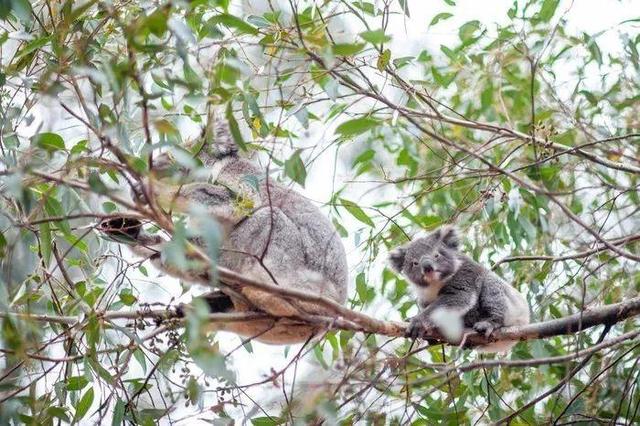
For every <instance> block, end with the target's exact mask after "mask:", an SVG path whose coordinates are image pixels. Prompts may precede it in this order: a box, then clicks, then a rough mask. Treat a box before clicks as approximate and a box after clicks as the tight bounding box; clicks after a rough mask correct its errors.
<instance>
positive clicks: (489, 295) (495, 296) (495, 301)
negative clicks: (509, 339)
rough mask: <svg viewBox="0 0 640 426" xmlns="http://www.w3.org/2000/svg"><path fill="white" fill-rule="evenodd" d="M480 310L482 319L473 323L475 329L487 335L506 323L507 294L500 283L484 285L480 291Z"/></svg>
mask: <svg viewBox="0 0 640 426" xmlns="http://www.w3.org/2000/svg"><path fill="white" fill-rule="evenodd" d="M479 304H480V310H481V312H482V314H483V315H482V319H481V320H480V321H478V322H476V323H475V324H473V329H474V330H475V331H477V332H478V333H481V334H484V335H485V336H486V337H489V336H491V334H492V333H493V331H494V330H495V329H497V328H500V327H502V326H503V325H504V315H505V311H506V309H507V305H506V303H505V294H504V290H503V288H502V286H501V285H500V284H499V283H489V284H487V285H484V286H483V288H482V292H481V293H480V300H479Z"/></svg>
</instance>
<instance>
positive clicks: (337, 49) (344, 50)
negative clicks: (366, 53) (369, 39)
mask: <svg viewBox="0 0 640 426" xmlns="http://www.w3.org/2000/svg"><path fill="white" fill-rule="evenodd" d="M363 48H364V43H337V44H334V45H333V46H331V51H332V52H333V54H334V55H337V56H353V55H355V54H356V53H358V52H360V51H361V50H362V49H363Z"/></svg>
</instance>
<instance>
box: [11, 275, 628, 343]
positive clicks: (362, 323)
mask: <svg viewBox="0 0 640 426" xmlns="http://www.w3.org/2000/svg"><path fill="white" fill-rule="evenodd" d="M220 275H221V277H222V278H223V279H224V280H225V281H226V282H228V283H230V284H231V286H232V287H237V286H251V287H255V288H259V289H261V290H265V291H269V292H271V293H273V294H277V295H279V296H281V297H283V298H286V299H290V300H298V301H305V302H312V303H316V304H317V305H319V306H320V307H321V308H324V309H323V310H328V311H330V312H331V314H325V315H316V314H310V313H300V315H298V316H296V317H286V318H285V317H283V318H276V317H272V316H269V315H267V314H264V313H260V312H238V313H222V314H211V315H210V316H209V320H210V321H211V322H212V323H225V322H232V321H254V320H264V319H265V318H273V319H274V320H282V321H289V322H297V323H307V324H313V325H317V326H318V328H319V329H323V330H351V331H360V332H364V333H373V334H380V335H384V336H390V337H404V336H405V335H406V330H407V327H408V324H407V323H405V322H397V321H382V320H379V319H376V318H373V317H370V316H368V315H365V314H363V313H360V312H356V311H352V310H350V309H347V308H345V307H344V306H342V305H340V304H338V303H336V302H334V301H333V300H331V299H328V298H326V297H324V296H321V295H318V294H311V293H307V292H301V291H299V290H292V289H287V288H283V287H278V286H274V285H271V284H265V283H259V282H257V281H253V280H250V279H247V278H245V277H242V276H241V275H239V274H236V273H235V272H233V271H229V270H226V269H222V268H221V270H220ZM181 311H182V310H176V309H141V310H137V311H125V312H123V311H98V312H96V313H95V314H96V315H97V316H98V317H99V318H100V319H102V320H107V321H112V320H117V319H130V320H134V319H143V318H152V319H156V320H158V321H167V320H178V321H177V322H176V325H177V326H180V325H181V324H182V316H183V313H182V312H181ZM639 314H640V297H637V298H633V299H629V300H627V301H624V302H620V303H615V304H612V305H607V306H602V307H598V308H593V309H588V310H585V311H583V312H579V313H576V314H573V315H569V316H566V317H564V318H559V319H555V320H550V321H543V322H538V323H533V324H529V325H526V326H520V327H506V328H502V329H500V330H497V331H496V332H495V333H494V334H493V336H492V338H491V339H487V338H486V337H484V336H483V335H480V334H477V333H475V332H474V333H470V334H468V335H467V337H466V340H465V347H474V346H479V345H484V344H487V343H490V342H492V341H496V340H532V339H542V338H546V337H552V336H561V335H567V334H575V333H578V332H580V331H583V330H586V329H588V328H592V327H595V326H598V325H613V324H616V323H618V322H621V321H624V320H625V319H628V318H631V317H634V316H636V315H639ZM8 317H13V318H21V319H30V320H35V321H42V322H56V323H65V324H70V325H75V324H81V323H83V322H84V320H85V318H87V317H88V316H82V317H72V316H56V315H39V314H26V313H13V312H0V318H8ZM428 338H429V339H434V340H437V341H439V342H446V341H445V340H444V339H443V338H442V336H440V335H439V334H437V333H434V334H433V335H431V336H428Z"/></svg>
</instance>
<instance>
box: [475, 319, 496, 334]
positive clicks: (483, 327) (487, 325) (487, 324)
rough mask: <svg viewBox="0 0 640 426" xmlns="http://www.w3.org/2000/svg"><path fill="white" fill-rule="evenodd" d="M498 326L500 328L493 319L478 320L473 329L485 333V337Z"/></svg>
mask: <svg viewBox="0 0 640 426" xmlns="http://www.w3.org/2000/svg"><path fill="white" fill-rule="evenodd" d="M496 328H499V326H498V325H497V324H496V323H494V322H491V321H478V322H477V323H475V324H473V329H474V330H475V331H477V332H478V333H480V334H484V336H485V337H489V336H491V335H492V334H493V332H494V330H495V329H496Z"/></svg>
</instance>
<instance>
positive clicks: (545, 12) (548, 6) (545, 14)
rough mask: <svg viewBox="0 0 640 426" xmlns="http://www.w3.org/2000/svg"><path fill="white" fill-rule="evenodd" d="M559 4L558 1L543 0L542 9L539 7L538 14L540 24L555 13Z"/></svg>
mask: <svg viewBox="0 0 640 426" xmlns="http://www.w3.org/2000/svg"><path fill="white" fill-rule="evenodd" d="M559 4H560V0H544V2H543V3H542V7H540V13H538V19H540V20H541V21H542V22H547V21H549V20H550V19H551V18H553V15H554V14H555V13H556V9H557V8H558V5H559Z"/></svg>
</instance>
